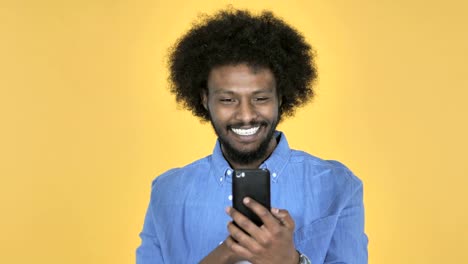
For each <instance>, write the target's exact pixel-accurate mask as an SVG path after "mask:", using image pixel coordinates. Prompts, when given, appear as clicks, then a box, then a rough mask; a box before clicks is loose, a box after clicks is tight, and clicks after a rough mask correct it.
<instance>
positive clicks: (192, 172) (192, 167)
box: [151, 155, 211, 191]
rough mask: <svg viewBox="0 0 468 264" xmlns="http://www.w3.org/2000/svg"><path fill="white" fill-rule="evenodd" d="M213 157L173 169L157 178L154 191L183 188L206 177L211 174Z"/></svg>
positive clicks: (153, 183)
mask: <svg viewBox="0 0 468 264" xmlns="http://www.w3.org/2000/svg"><path fill="white" fill-rule="evenodd" d="M210 160H211V155H210V156H206V157H204V158H201V159H199V160H196V161H194V162H192V163H190V164H188V165H185V166H183V167H179V168H172V169H170V170H168V171H166V172H164V173H162V174H161V175H159V176H157V177H156V178H155V179H154V180H153V182H152V185H151V186H152V189H153V191H154V189H159V190H165V189H170V190H172V189H173V188H182V187H183V186H187V185H188V184H187V183H188V182H191V181H194V180H196V179H199V177H202V176H204V175H206V173H204V172H209V170H210V166H211V165H210V164H211V162H210Z"/></svg>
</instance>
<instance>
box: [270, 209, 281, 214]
mask: <svg viewBox="0 0 468 264" xmlns="http://www.w3.org/2000/svg"><path fill="white" fill-rule="evenodd" d="M271 211H272V212H273V213H275V214H277V213H279V209H278V208H271Z"/></svg>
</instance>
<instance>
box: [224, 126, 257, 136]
mask: <svg viewBox="0 0 468 264" xmlns="http://www.w3.org/2000/svg"><path fill="white" fill-rule="evenodd" d="M259 129H260V126H254V127H251V128H233V127H232V128H231V131H232V132H234V133H235V134H236V135H239V136H251V135H254V134H255V133H257V131H258V130H259Z"/></svg>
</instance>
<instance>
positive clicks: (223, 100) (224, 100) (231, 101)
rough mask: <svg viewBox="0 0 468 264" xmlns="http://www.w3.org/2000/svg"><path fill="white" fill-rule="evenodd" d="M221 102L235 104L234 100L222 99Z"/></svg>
mask: <svg viewBox="0 0 468 264" xmlns="http://www.w3.org/2000/svg"><path fill="white" fill-rule="evenodd" d="M219 101H220V102H221V103H225V104H228V103H233V102H234V99H232V98H220V99H219Z"/></svg>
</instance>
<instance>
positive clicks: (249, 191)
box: [232, 169, 271, 226]
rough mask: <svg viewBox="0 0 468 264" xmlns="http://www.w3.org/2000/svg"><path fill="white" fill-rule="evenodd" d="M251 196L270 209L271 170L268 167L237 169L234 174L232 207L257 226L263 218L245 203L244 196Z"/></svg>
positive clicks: (261, 223)
mask: <svg viewBox="0 0 468 264" xmlns="http://www.w3.org/2000/svg"><path fill="white" fill-rule="evenodd" d="M246 196H248V197H250V198H252V199H254V200H255V201H257V202H258V203H260V204H262V205H263V206H265V208H267V209H268V210H270V209H271V206H270V171H268V170H267V169H240V170H235V171H234V174H233V176H232V207H233V208H234V209H236V210H237V211H239V212H241V213H242V214H243V215H245V216H246V217H248V218H249V219H250V220H251V221H252V222H254V223H255V224H256V225H257V226H261V225H263V222H262V220H261V219H260V218H259V217H258V216H257V215H256V214H255V213H254V212H252V211H251V210H250V209H249V208H248V207H246V206H245V205H244V203H243V202H242V200H243V199H244V197H246Z"/></svg>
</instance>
